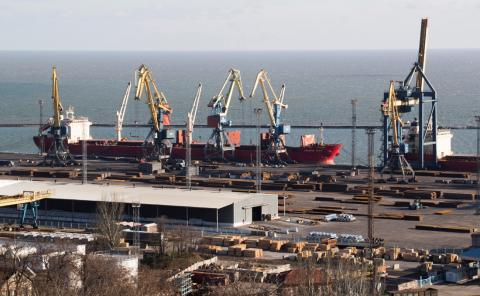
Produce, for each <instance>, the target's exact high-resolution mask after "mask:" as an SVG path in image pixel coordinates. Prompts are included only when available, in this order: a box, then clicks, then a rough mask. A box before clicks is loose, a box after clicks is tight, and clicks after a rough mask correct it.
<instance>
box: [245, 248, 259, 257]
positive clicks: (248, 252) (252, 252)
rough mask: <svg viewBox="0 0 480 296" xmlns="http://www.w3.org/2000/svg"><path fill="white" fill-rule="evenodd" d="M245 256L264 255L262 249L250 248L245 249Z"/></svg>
mask: <svg viewBox="0 0 480 296" xmlns="http://www.w3.org/2000/svg"><path fill="white" fill-rule="evenodd" d="M243 256H245V257H247V258H258V257H263V250H262V249H255V248H248V249H245V250H244V251H243Z"/></svg>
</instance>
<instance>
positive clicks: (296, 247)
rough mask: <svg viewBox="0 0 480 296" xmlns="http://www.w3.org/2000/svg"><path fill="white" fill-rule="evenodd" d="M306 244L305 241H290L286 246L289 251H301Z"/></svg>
mask: <svg viewBox="0 0 480 296" xmlns="http://www.w3.org/2000/svg"><path fill="white" fill-rule="evenodd" d="M304 246H305V242H288V243H286V244H285V248H286V251H287V252H288V253H298V252H301V251H302V250H303V247H304Z"/></svg>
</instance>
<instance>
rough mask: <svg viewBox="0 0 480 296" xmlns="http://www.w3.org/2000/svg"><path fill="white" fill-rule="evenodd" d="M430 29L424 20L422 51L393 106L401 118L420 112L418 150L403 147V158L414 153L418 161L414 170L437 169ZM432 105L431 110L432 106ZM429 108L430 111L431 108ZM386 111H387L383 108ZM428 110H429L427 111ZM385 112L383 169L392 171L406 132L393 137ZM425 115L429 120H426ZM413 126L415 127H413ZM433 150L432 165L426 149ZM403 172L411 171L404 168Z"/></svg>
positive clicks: (386, 98) (388, 95) (397, 90)
mask: <svg viewBox="0 0 480 296" xmlns="http://www.w3.org/2000/svg"><path fill="white" fill-rule="evenodd" d="M427 29H428V19H427V18H424V19H422V21H421V30H420V43H419V50H418V59H417V62H415V63H414V65H413V67H412V68H411V70H410V72H409V73H408V75H407V76H406V78H405V79H404V80H402V81H399V82H398V83H397V85H396V87H395V88H394V93H395V99H394V102H393V103H392V104H393V105H395V106H396V107H397V110H398V114H399V116H400V115H401V114H406V113H410V112H412V111H413V108H414V107H417V108H418V114H417V116H416V117H417V118H418V122H417V123H415V124H417V125H418V141H417V142H416V144H415V146H416V147H408V146H407V145H405V144H404V143H401V144H403V147H400V148H401V149H400V150H401V151H400V153H401V154H405V153H408V152H409V150H411V154H413V155H415V158H416V159H415V160H414V161H411V164H412V167H415V168H420V169H423V168H425V167H427V166H429V167H437V165H438V162H437V129H438V124H437V109H438V108H437V102H438V97H437V92H436V91H435V88H434V87H433V85H432V83H431V82H430V80H429V79H428V78H427V76H426V74H425V67H426V48H427ZM391 92H392V91H391V83H390V89H389V91H388V92H385V93H384V98H383V104H382V105H383V106H385V105H388V101H389V100H390V99H391ZM428 104H430V107H429V106H428ZM428 107H429V108H428ZM382 109H383V108H382ZM426 109H427V110H426ZM382 112H383V166H384V167H388V166H389V165H391V164H392V163H396V162H395V161H394V160H392V159H395V158H397V152H396V151H395V149H397V148H395V143H394V141H396V140H399V141H403V136H402V128H398V129H397V133H398V134H397V136H395V135H393V137H392V136H391V135H390V131H391V126H390V125H391V118H390V113H389V112H384V111H383V110H382ZM425 112H427V114H428V117H427V120H425V114H424V113H425ZM412 125H413V124H412ZM427 146H432V149H431V154H432V155H431V158H430V159H428V161H429V163H428V164H427V163H426V161H425V155H426V153H425V150H426V149H425V148H426V147H427ZM403 169H407V171H408V170H410V169H409V168H408V167H406V166H405V165H404V167H403Z"/></svg>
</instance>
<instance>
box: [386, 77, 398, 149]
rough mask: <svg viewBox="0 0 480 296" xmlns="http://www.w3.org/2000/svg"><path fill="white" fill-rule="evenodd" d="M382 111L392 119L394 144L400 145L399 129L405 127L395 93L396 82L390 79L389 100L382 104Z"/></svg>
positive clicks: (395, 145)
mask: <svg viewBox="0 0 480 296" xmlns="http://www.w3.org/2000/svg"><path fill="white" fill-rule="evenodd" d="M382 112H383V115H384V116H388V118H389V119H390V126H391V128H392V129H393V146H394V147H398V146H399V145H400V140H399V129H400V128H402V127H403V122H402V119H401V118H400V113H399V112H398V102H397V96H396V95H395V82H394V81H390V87H389V89H388V98H387V101H386V102H385V103H384V104H383V105H382Z"/></svg>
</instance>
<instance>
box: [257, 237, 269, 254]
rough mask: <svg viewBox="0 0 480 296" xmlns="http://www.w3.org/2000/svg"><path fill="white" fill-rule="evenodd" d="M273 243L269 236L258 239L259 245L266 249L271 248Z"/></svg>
mask: <svg viewBox="0 0 480 296" xmlns="http://www.w3.org/2000/svg"><path fill="white" fill-rule="evenodd" d="M271 244H272V240H271V239H267V238H262V239H260V240H259V241H258V247H259V248H260V249H262V250H265V251H266V250H269V249H270V245H271Z"/></svg>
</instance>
